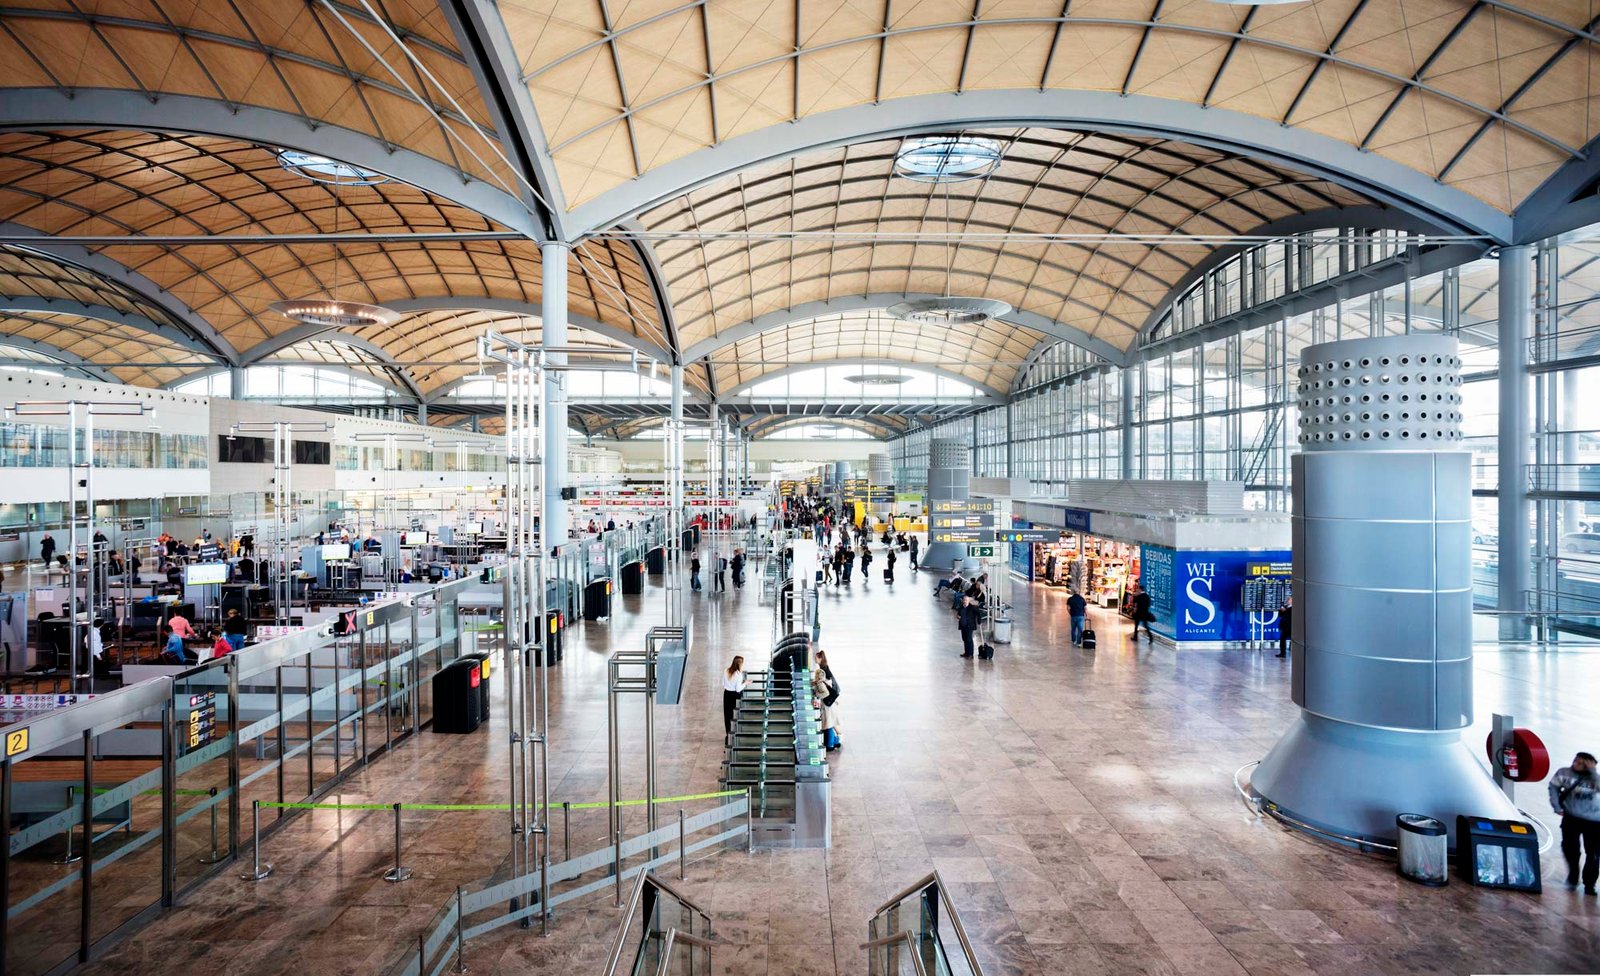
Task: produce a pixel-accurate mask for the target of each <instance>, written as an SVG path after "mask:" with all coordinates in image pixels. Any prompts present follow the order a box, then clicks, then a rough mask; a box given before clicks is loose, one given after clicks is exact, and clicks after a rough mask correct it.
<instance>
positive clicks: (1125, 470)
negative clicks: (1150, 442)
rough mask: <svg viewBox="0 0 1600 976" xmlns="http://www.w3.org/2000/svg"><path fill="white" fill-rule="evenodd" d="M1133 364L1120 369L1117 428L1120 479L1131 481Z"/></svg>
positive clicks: (1132, 469) (1130, 363) (1132, 468)
mask: <svg viewBox="0 0 1600 976" xmlns="http://www.w3.org/2000/svg"><path fill="white" fill-rule="evenodd" d="M1134 369H1135V364H1134V363H1133V362H1132V361H1131V360H1130V361H1129V362H1128V364H1127V365H1125V366H1123V367H1122V372H1121V373H1120V374H1119V376H1118V378H1119V379H1120V380H1121V381H1122V413H1121V416H1120V418H1119V420H1118V426H1119V429H1120V432H1121V435H1122V479H1123V480H1124V481H1131V480H1133V472H1134V465H1133V371H1134Z"/></svg>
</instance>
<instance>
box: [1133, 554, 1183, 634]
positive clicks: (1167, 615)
mask: <svg viewBox="0 0 1600 976" xmlns="http://www.w3.org/2000/svg"><path fill="white" fill-rule="evenodd" d="M1176 556H1177V553H1175V552H1173V551H1172V550H1171V549H1168V548H1167V547H1166V546H1140V547H1139V584H1140V585H1141V586H1143V587H1144V588H1145V589H1146V590H1147V591H1149V593H1150V613H1151V614H1153V615H1154V616H1155V618H1156V619H1155V621H1154V622H1152V623H1151V624H1150V629H1151V630H1153V631H1155V632H1156V633H1158V634H1161V635H1163V636H1165V637H1172V636H1173V613H1174V611H1175V610H1176V609H1177V591H1176V590H1175V589H1174V588H1173V585H1172V584H1173V578H1174V575H1173V563H1174V561H1175V557H1176Z"/></svg>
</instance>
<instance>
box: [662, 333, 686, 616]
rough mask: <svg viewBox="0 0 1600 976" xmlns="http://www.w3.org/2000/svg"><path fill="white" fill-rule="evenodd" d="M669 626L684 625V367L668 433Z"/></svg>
mask: <svg viewBox="0 0 1600 976" xmlns="http://www.w3.org/2000/svg"><path fill="white" fill-rule="evenodd" d="M667 445H668V446H667V459H668V460H667V566H666V570H667V626H669V627H674V626H679V625H681V624H682V623H683V619H684V616H683V606H682V602H683V582H682V580H683V570H684V567H685V566H686V565H687V561H686V559H685V556H684V552H683V366H682V364H680V363H674V364H673V366H672V419H671V422H670V423H669V424H668V431H667Z"/></svg>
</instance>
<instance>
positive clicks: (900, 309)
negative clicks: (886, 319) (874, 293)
mask: <svg viewBox="0 0 1600 976" xmlns="http://www.w3.org/2000/svg"><path fill="white" fill-rule="evenodd" d="M1009 311H1011V306H1010V305H1008V304H1006V303H1005V302H1002V301H998V300H996V299H993V298H956V297H954V296H952V297H949V298H918V299H913V300H912V301H909V302H901V303H900V304H898V305H891V306H889V314H890V315H893V316H895V317H896V318H901V319H905V320H906V321H907V322H916V323H917V324H919V325H945V326H954V325H977V324H978V323H980V322H987V321H989V320H990V319H993V318H999V317H1000V316H1002V315H1005V314H1006V313H1007V312H1009Z"/></svg>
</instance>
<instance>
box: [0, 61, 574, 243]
mask: <svg viewBox="0 0 1600 976" xmlns="http://www.w3.org/2000/svg"><path fill="white" fill-rule="evenodd" d="M68 128H104V129H135V130H139V131H147V132H186V133H193V134H196V135H211V136H222V137H224V138H228V139H238V140H240V141H242V142H249V143H253V144H255V145H260V146H270V147H276V148H281V149H300V150H303V151H305V152H312V153H316V154H318V155H321V156H327V157H328V158H330V159H338V160H342V161H344V162H347V163H353V164H355V165H357V166H360V167H362V168H364V169H370V170H373V171H375V172H379V173H383V174H384V175H386V176H391V177H393V178H394V179H397V180H400V181H401V182H403V183H407V184H410V185H411V186H414V187H416V188H417V189H419V190H425V191H427V192H428V193H432V194H434V195H436V196H439V197H442V198H444V199H446V200H449V201H451V202H452V203H457V204H460V205H461V206H463V207H466V208H468V209H470V210H475V211H477V212H478V213H480V214H482V215H483V216H485V217H488V218H489V219H490V220H493V221H497V222H499V223H501V224H504V225H505V226H506V227H509V228H511V229H512V230H515V231H517V232H519V233H522V234H526V235H527V236H528V237H529V238H531V239H533V240H536V241H537V240H543V239H544V237H545V235H544V230H543V227H542V226H541V224H540V221H539V219H538V218H537V217H536V216H535V215H534V214H533V213H531V212H530V211H529V210H528V208H527V207H526V206H525V205H524V203H523V201H522V200H520V199H518V198H517V196H516V195H514V194H512V193H510V192H508V191H506V190H504V189H501V188H500V187H498V186H495V185H493V184H491V183H486V182H484V181H482V180H479V179H475V178H472V177H469V176H466V175H465V174H463V173H462V172H461V171H460V170H457V169H456V168H455V167H453V166H451V165H450V164H448V163H444V162H441V161H439V160H437V159H434V158H432V157H431V156H425V155H423V154H422V153H419V152H414V151H412V150H410V149H400V148H391V147H389V146H386V145H385V144H384V143H382V142H381V141H379V140H378V139H376V138H374V137H372V136H369V135H367V134H365V133H362V132H356V131H354V130H352V129H345V128H341V127H339V126H336V125H329V124H327V123H320V124H317V125H314V126H313V125H311V124H309V123H308V122H307V121H306V120H305V119H303V118H301V117H300V116H298V115H294V114H292V113H289V112H280V111H278V110H276V109H270V108H260V107H257V106H250V105H228V104H227V103H225V102H222V101H219V100H217V99H214V98H201V97H198V96H195V95H161V96H159V97H156V96H152V97H146V96H144V95H142V94H140V93H139V92H137V91H122V90H111V89H79V90H76V91H74V92H73V93H72V94H71V96H70V97H69V96H68V95H66V94H63V93H62V92H61V91H60V90H58V89H55V88H10V89H7V90H6V109H5V114H4V116H0V131H17V130H28V131H36V130H46V129H68ZM129 243H137V238H134V239H131V240H130V241H129ZM52 250H55V249H52Z"/></svg>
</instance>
